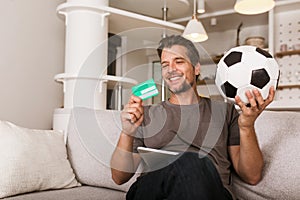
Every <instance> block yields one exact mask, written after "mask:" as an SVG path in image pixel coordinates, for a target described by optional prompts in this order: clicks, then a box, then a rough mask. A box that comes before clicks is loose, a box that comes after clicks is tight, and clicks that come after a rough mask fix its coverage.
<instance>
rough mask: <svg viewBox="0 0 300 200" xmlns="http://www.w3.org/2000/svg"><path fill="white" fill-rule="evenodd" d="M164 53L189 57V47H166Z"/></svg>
mask: <svg viewBox="0 0 300 200" xmlns="http://www.w3.org/2000/svg"><path fill="white" fill-rule="evenodd" d="M162 53H163V54H164V53H168V54H172V55H174V56H178V57H184V58H187V49H186V48H185V47H184V46H181V45H173V46H172V47H167V48H164V49H163V51H162Z"/></svg>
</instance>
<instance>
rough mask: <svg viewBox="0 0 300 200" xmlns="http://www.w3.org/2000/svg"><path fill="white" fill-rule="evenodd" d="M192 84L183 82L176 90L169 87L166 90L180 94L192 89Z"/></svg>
mask: <svg viewBox="0 0 300 200" xmlns="http://www.w3.org/2000/svg"><path fill="white" fill-rule="evenodd" d="M192 85H193V83H189V84H188V83H186V82H184V83H183V84H182V85H181V86H180V87H179V88H178V89H175V90H172V89H171V88H170V87H169V86H168V89H169V91H171V92H172V93H174V94H180V93H182V92H186V91H188V90H189V89H190V88H191V87H192Z"/></svg>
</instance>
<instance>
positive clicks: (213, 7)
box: [109, 0, 235, 20]
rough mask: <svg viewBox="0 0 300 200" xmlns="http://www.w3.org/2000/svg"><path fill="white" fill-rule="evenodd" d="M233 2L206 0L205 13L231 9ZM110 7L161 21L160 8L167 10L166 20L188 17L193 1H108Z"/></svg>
mask: <svg viewBox="0 0 300 200" xmlns="http://www.w3.org/2000/svg"><path fill="white" fill-rule="evenodd" d="M234 3H235V0H206V1H205V8H206V12H207V13H212V12H217V11H222V10H228V9H232V8H233V6H234ZM109 4H110V6H112V7H115V8H119V9H122V10H127V11H131V12H135V13H139V14H142V15H146V16H150V17H155V18H159V19H162V8H163V7H164V5H166V7H167V8H168V20H174V19H179V18H184V17H190V16H191V15H192V13H193V0H110V2H109Z"/></svg>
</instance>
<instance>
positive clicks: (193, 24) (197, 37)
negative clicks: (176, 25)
mask: <svg viewBox="0 0 300 200" xmlns="http://www.w3.org/2000/svg"><path fill="white" fill-rule="evenodd" d="M182 36H183V37H185V38H186V39H188V40H191V41H192V42H203V41H205V40H207V39H208V36H207V33H206V31H205V29H204V27H203V25H202V23H201V22H200V21H198V19H197V14H196V0H194V13H193V16H192V19H191V20H190V21H189V22H188V24H187V26H186V27H185V29H184V32H183V34H182Z"/></svg>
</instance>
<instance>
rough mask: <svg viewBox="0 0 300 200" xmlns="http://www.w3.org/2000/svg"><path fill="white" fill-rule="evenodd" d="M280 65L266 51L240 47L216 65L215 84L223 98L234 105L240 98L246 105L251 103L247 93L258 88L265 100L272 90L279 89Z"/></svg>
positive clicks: (229, 52) (235, 48)
mask: <svg viewBox="0 0 300 200" xmlns="http://www.w3.org/2000/svg"><path fill="white" fill-rule="evenodd" d="M278 77H279V66H278V64H277V62H276V60H275V59H274V58H273V57H272V56H271V55H270V54H269V53H268V52H267V51H264V50H263V49H260V48H257V47H254V46H238V47H234V48H232V49H230V50H229V51H228V52H227V53H226V54H225V55H224V56H223V57H222V58H221V60H220V61H219V63H218V65H217V71H216V78H215V83H216V86H217V88H218V90H219V92H220V93H221V95H222V96H223V97H224V98H225V99H227V100H230V101H232V102H235V100H234V97H235V96H236V95H238V96H239V97H240V98H241V100H242V101H243V102H244V103H249V101H248V98H247V97H246V95H245V92H246V91H247V90H250V91H252V89H254V88H257V89H258V90H259V91H260V92H261V94H262V97H263V99H266V98H267V97H268V95H269V89H270V87H271V86H274V88H275V89H276V87H277V83H278Z"/></svg>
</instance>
